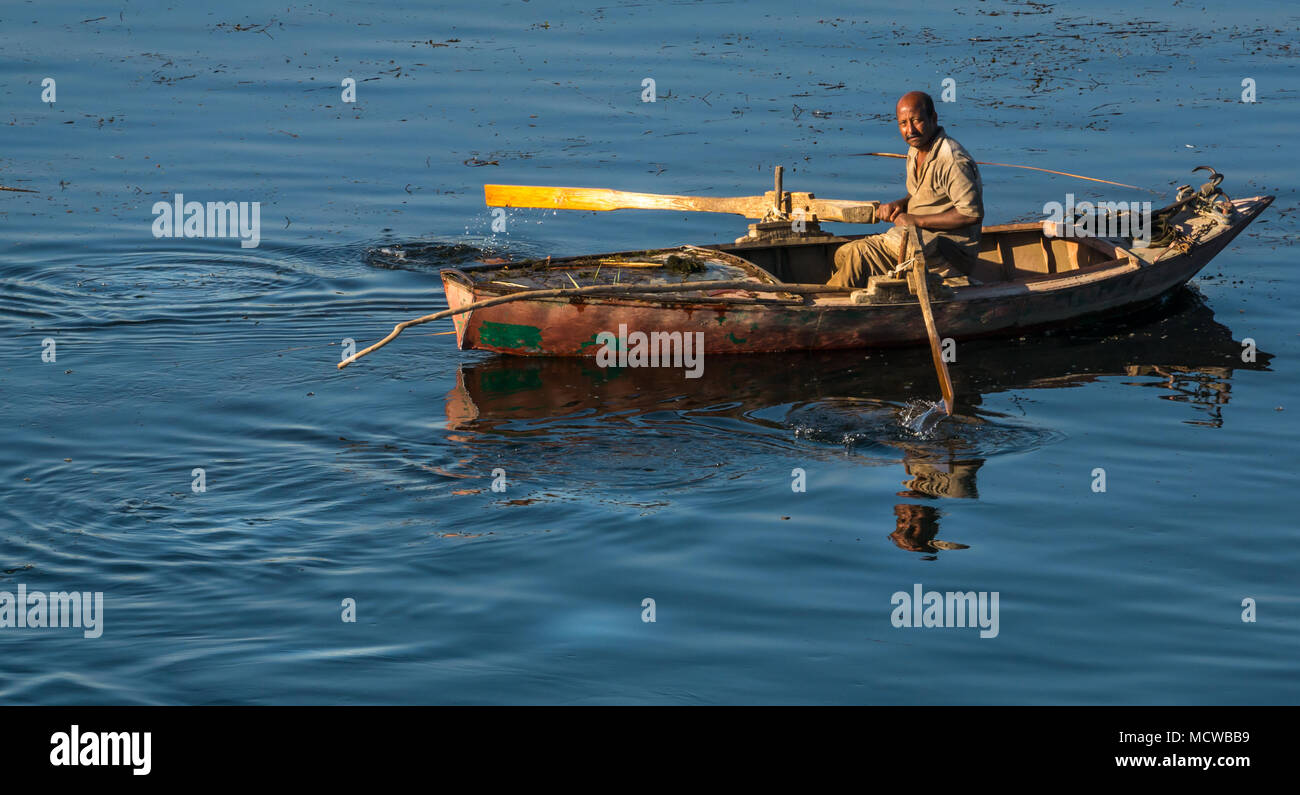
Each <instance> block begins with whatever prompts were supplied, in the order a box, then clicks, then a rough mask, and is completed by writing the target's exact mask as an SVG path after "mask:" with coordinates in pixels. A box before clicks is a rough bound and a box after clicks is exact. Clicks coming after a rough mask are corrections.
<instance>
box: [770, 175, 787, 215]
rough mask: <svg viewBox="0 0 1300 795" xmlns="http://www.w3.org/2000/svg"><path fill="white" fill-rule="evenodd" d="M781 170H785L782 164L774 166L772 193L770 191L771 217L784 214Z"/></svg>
mask: <svg viewBox="0 0 1300 795" xmlns="http://www.w3.org/2000/svg"><path fill="white" fill-rule="evenodd" d="M783 171H785V167H784V166H777V167H776V177H775V179H774V185H773V193H772V217H773V218H781V217H782V216H784V215H785V201H784V197H785V194H784V192H783V190H782V185H781V182H782V180H781V176H782V174H781V172H783Z"/></svg>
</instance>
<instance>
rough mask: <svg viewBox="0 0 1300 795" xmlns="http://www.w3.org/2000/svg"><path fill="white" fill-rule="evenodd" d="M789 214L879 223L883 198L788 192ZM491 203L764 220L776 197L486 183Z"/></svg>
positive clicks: (498, 205) (497, 204) (485, 197)
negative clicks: (819, 196) (820, 196)
mask: <svg viewBox="0 0 1300 795" xmlns="http://www.w3.org/2000/svg"><path fill="white" fill-rule="evenodd" d="M785 196H786V198H787V200H788V202H789V210H788V214H789V215H792V216H797V215H798V214H799V213H800V212H801V211H802V212H803V213H805V214H806V215H808V216H810V217H811V216H816V218H817V220H819V221H847V222H849V223H858V224H869V223H874V222H875V217H876V207H877V206H878V205H879V202H874V201H870V202H860V201H848V200H843V199H817V198H814V197H813V195H812V194H810V193H787V194H785ZM483 197H484V199H485V200H486V202H487V205H488V206H489V207H539V208H543V209H558V210H595V211H597V212H603V211H607V210H677V211H685V212H702V213H732V214H734V215H743V216H745V217H746V218H764V217H766V216H767V215H768V214H769V212H770V211H771V210H772V207H773V202H774V195H773V194H772V193H771V192H769V193H768V194H766V195H763V196H671V195H666V194H661V193H631V192H628V191H621V190H609V189H607V188H558V187H550V186H545V185H484V186H483Z"/></svg>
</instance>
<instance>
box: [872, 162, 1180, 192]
mask: <svg viewBox="0 0 1300 795" xmlns="http://www.w3.org/2000/svg"><path fill="white" fill-rule="evenodd" d="M849 157H896V158H899V159H906V158H907V155H900V154H896V153H894V152H854V153H852V154H850V155H849ZM975 163H976V165H981V166H1001V167H1003V168H1023V169H1026V170H1028V171H1041V172H1043V173H1044V174H1056V175H1058V176H1062V177H1074V178H1075V179H1086V180H1088V181H1089V182H1103V183H1105V184H1107V185H1118V186H1120V187H1121V188H1134V189H1136V190H1144V191H1146V192H1147V193H1156V194H1159V191H1154V190H1151V189H1150V188H1142V187H1138V186H1137V185H1130V184H1128V183H1127V182H1112V181H1111V180H1108V179H1098V178H1097V177H1085V176H1084V175H1082V174H1071V173H1070V172H1068V171H1053V170H1052V169H1050V168H1039V167H1037V166H1018V165H1016V164H1015V163H986V162H984V161H983V160H976V161H975Z"/></svg>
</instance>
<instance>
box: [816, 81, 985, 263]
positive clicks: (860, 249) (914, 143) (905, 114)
mask: <svg viewBox="0 0 1300 795" xmlns="http://www.w3.org/2000/svg"><path fill="white" fill-rule="evenodd" d="M895 113H896V114H897V116H898V130H899V132H900V133H901V134H902V136H903V140H905V141H907V143H908V145H909V147H910V148H909V149H908V151H907V195H906V196H904V197H903V198H901V199H899V200H897V201H892V202H888V203H886V204H882V205H880V208H879V210H878V211H877V213H876V218H877V219H878V220H880V221H893V222H894V228H893V229H890V230H889V231H888V232H885V233H884V234H879V235H868V236H867V237H864V238H862V239H860V240H855V241H853V242H851V243H845V244H844V245H842V246H840V247H839V249H837V250H836V252H835V273H834V275H833V276H831V279H830V281H829V282H827V284H830V285H832V286H835V287H865V286H866V284H867V278H868V277H869V276H877V275H885V274H888V273H889V272H890V271H892V270H893V269H894V268H895V267H896V266H897V265H898V262H899V260H898V254H899V246H900V244H901V243H902V242H903V231H902V227H903V226H909V225H910V226H915V227H918V228H919V229H922V230H925V231H923V232H919V233H918V234H919V235H920V236H921V237H922V239H923V243H924V245H925V257H926V264H927V265H928V266H929V268H930V270H932V271H934V272H935V273H936V274H937V275H938V276H940V277H941V278H945V279H947V278H954V277H959V276H962V275H965V274H969V273H970V269H971V266H972V265H973V264H974V262H975V258H976V257H977V256H978V255H979V242H980V223H981V222H982V221H983V220H984V197H983V187H982V185H981V183H980V172H979V168H978V167H977V166H976V165H975V159H974V158H972V157H971V156H970V154H969V153H968V152H967V151H966V149H965V148H964V147H962V145H961V144H959V143H957V142H956V141H955V140H953V139H952V138H949V137H948V135H947V134H946V133H945V132H944V129H943V128H942V127H940V126H939V115H938V114H937V113H935V110H934V101H933V100H932V99H930V97H929V95H928V94H923V93H921V92H920V91H912V92H909V93H907V94H904V95H903V97H902V99H900V100H898V105H897V106H896V107H895Z"/></svg>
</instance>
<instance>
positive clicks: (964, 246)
mask: <svg viewBox="0 0 1300 795" xmlns="http://www.w3.org/2000/svg"><path fill="white" fill-rule="evenodd" d="M916 156H917V149H916V147H911V148H910V149H908V150H907V193H908V195H910V196H911V197H912V198H911V199H910V200H909V201H908V202H907V212H908V213H910V214H912V215H935V214H937V213H942V212H947V211H948V210H952V209H956V210H957V211H958V212H959V213H961V214H962V215H970V216H976V217H980V218H983V216H984V186H983V183H981V181H980V170H979V167H978V166H976V165H975V158H973V157H971V156H970V153H969V152H967V151H966V148H965V147H963V146H962V145H961V144H959V143H957V142H956V141H955V140H953V139H952V138H949V137H948V135H947V134H946V133H945V132H944V131H943V128H942V127H940V128H939V131H938V132H937V133H936V134H935V137H934V142H933V145H932V146H931V147H930V153H929V154H928V155H927V156H926V158H925V163H924V164H922V166H921V173H920V175H917V173H916ZM925 235H926V237H930V236H931V235H933V236H936V237H943V238H947V239H948V240H950V241H951V242H952V243H955V244H956V246H957V249H958V250H960V252H961V253H962V254H964V255H966V256H968V257H969V258H970V259H972V260H973V259H974V258H975V257H976V256H978V254H979V242H980V224H971V225H970V226H964V227H960V228H958V229H948V230H942V231H939V230H926V232H925Z"/></svg>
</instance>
